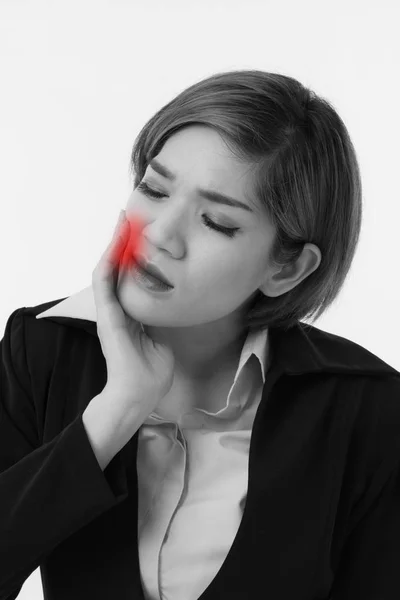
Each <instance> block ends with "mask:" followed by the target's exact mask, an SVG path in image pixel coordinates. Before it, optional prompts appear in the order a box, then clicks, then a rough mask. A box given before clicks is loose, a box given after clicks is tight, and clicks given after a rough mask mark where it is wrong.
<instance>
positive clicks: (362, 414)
mask: <svg viewBox="0 0 400 600" xmlns="http://www.w3.org/2000/svg"><path fill="white" fill-rule="evenodd" d="M61 300H63V299H59V300H55V301H51V302H48V303H45V304H41V305H39V306H36V307H28V308H26V307H23V308H18V309H16V310H15V311H14V312H13V313H12V314H11V315H10V317H9V318H8V320H7V323H6V327H5V332H4V337H3V339H2V341H1V396H0V600H6V599H7V600H12V599H14V598H16V596H17V595H18V593H19V591H20V589H21V587H22V585H23V583H24V582H25V580H26V579H27V578H28V577H29V575H30V574H31V573H32V572H33V571H34V570H35V569H36V568H37V567H38V566H40V569H41V576H42V582H43V590H44V597H45V599H46V600H92V599H93V600H114V599H115V600H117V599H118V600H144V595H143V589H142V586H141V578H140V571H139V558H138V543H137V499H138V488H137V470H136V454H137V442H138V434H139V432H137V433H136V434H135V435H134V436H133V437H132V438H131V440H130V441H129V442H128V443H127V444H126V445H125V446H124V447H123V448H122V450H121V451H120V452H119V453H118V454H117V455H116V456H115V457H114V458H113V460H112V461H111V462H110V463H109V464H108V466H107V468H106V469H105V470H104V472H103V471H102V470H101V469H100V467H99V465H98V463H97V460H96V457H95V455H94V453H93V451H92V447H91V445H90V442H89V440H88V437H87V435H86V431H85V428H84V426H83V423H82V413H83V412H84V410H85V408H86V406H87V405H88V403H89V402H90V400H91V399H92V398H93V397H94V396H96V395H97V394H99V393H100V392H101V391H102V389H103V388H104V386H105V384H106V379H107V376H106V363H105V359H104V357H103V354H102V351H101V345H100V342H99V339H98V336H97V329H96V323H94V322H92V321H88V320H84V319H72V318H67V317H51V318H46V319H38V320H37V319H36V318H35V317H36V315H37V314H39V313H41V312H43V311H44V310H47V309H48V308H50V307H52V306H54V305H55V304H57V303H59V302H61ZM269 335H270V351H271V355H272V364H271V368H270V370H269V371H268V374H267V378H266V382H265V385H264V388H263V395H262V400H261V403H260V405H259V407H258V410H257V413H256V417H255V421H254V425H253V429H252V436H251V445H250V454H249V473H248V493H247V500H246V506H245V510H244V514H243V517H242V520H241V523H240V527H239V529H238V531H237V534H236V536H235V538H234V541H233V544H232V546H231V548H230V550H229V552H228V554H227V556H226V558H225V561H224V562H223V564H222V567H221V568H220V570H219V571H218V573H217V575H216V577H215V578H214V579H213V580H212V581H211V583H210V584H209V586H208V587H207V588H206V590H205V591H204V592H203V593H202V594H201V596H200V598H201V600H256V599H257V600H258V599H260V600H261V599H264V598H265V599H266V600H322V599H331V600H347V599H348V600H395V599H396V600H397V599H398V598H400V373H399V372H398V371H397V370H396V369H394V368H392V367H390V366H389V365H388V364H386V363H385V362H384V361H382V360H381V359H380V358H378V357H377V356H375V355H374V354H372V353H371V352H369V351H368V350H366V349H364V348H363V347H361V346H359V345H358V344H356V343H354V342H352V341H350V340H347V339H345V338H343V337H340V336H337V335H333V334H331V333H327V332H325V331H322V330H320V329H318V328H316V327H313V326H310V325H306V324H304V323H300V324H299V325H298V326H296V327H294V328H292V329H290V330H289V331H287V332H284V331H283V330H280V329H274V328H271V329H270V330H269Z"/></svg>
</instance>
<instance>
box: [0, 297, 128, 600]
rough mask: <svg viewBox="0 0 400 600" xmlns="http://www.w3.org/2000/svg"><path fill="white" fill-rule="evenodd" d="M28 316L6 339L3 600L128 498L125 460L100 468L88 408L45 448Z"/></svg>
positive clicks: (0, 506)
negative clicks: (61, 546) (26, 333)
mask: <svg viewBox="0 0 400 600" xmlns="http://www.w3.org/2000/svg"><path fill="white" fill-rule="evenodd" d="M23 311H24V309H23V308H19V309H17V310H15V311H14V312H13V313H12V314H11V315H10V317H9V318H8V321H7V323H6V326H5V331H4V336H3V338H2V340H1V341H0V359H1V364H0V367H1V368H0V383H1V386H0V600H9V599H11V598H16V597H17V595H18V593H19V591H20V589H21V587H22V585H23V583H24V582H25V580H26V579H27V578H28V577H29V575H30V574H31V573H32V572H33V571H34V570H35V569H36V568H37V567H38V566H40V563H41V561H42V559H43V558H44V557H45V556H46V555H47V554H48V553H50V552H51V551H52V550H53V549H54V548H55V547H56V546H57V545H58V544H59V543H60V542H62V541H63V540H65V539H66V538H68V537H69V536H70V535H72V534H74V533H75V532H76V531H77V530H79V529H80V528H82V527H84V526H85V525H86V524H88V523H90V522H91V521H92V520H93V519H95V518H96V517H97V516H99V515H100V514H101V513H103V512H104V511H106V510H108V509H110V508H111V507H113V506H115V505H116V504H119V503H120V502H122V501H123V500H124V499H125V498H126V496H127V490H126V479H124V476H123V472H122V470H121V464H120V463H119V462H118V458H117V457H118V455H117V457H114V460H113V461H111V463H110V464H109V465H108V466H107V469H106V470H105V471H104V472H103V471H102V470H101V469H100V467H99V464H98V462H97V459H96V456H95V454H94V452H93V450H92V447H91V445H90V441H89V439H88V436H87V434H86V430H85V427H84V425H83V422H82V414H83V411H82V412H81V413H79V414H78V415H77V417H76V418H75V420H74V421H72V422H71V423H70V424H69V425H68V426H67V427H65V429H64V430H62V431H61V432H60V433H59V434H58V435H57V436H56V437H55V438H54V439H53V440H51V441H50V442H48V443H45V444H40V441H39V439H38V431H37V427H36V415H37V410H35V403H34V401H33V397H34V394H33V393H32V386H31V380H30V375H29V371H28V366H27V360H26V347H25V343H24V316H23ZM38 351H40V349H38ZM35 401H36V402H38V401H42V402H44V401H45V399H41V400H38V399H35ZM112 465H114V466H112ZM109 467H111V468H109ZM107 473H108V474H107Z"/></svg>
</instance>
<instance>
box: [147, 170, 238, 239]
mask: <svg viewBox="0 0 400 600" xmlns="http://www.w3.org/2000/svg"><path fill="white" fill-rule="evenodd" d="M136 189H137V190H139V191H140V192H143V194H145V196H149V197H150V198H157V199H161V198H163V197H164V196H166V194H161V193H160V192H156V191H155V190H153V189H152V188H150V187H149V186H148V185H147V183H145V182H144V181H142V182H141V183H139V185H138V186H137V188H136ZM203 220H204V223H205V225H206V227H208V228H209V229H214V230H215V231H218V232H219V233H222V234H223V235H227V236H228V237H230V238H232V237H234V236H235V235H236V232H237V231H240V227H223V226H222V225H218V224H217V223H214V221H211V219H209V218H208V216H207V215H203Z"/></svg>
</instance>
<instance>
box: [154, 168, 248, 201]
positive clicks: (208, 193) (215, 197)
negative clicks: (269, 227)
mask: <svg viewBox="0 0 400 600" xmlns="http://www.w3.org/2000/svg"><path fill="white" fill-rule="evenodd" d="M149 166H150V167H151V168H152V169H153V170H154V171H155V172H156V173H158V174H159V175H161V176H162V177H165V178H166V179H170V180H171V181H175V180H176V175H175V174H174V173H172V171H170V170H169V169H167V167H165V166H164V165H162V164H161V163H160V162H158V160H157V159H155V158H153V160H151V161H150V162H149ZM196 191H197V193H198V194H199V196H202V197H203V198H206V200H210V201H211V202H217V203H218V204H227V205H228V206H236V207H237V208H243V209H244V210H247V211H249V212H251V213H253V210H252V209H251V208H250V206H248V205H247V204H244V203H243V202H239V200H235V199H234V198H231V197H230V196H226V195H225V194H220V193H219V192H213V191H212V190H205V189H204V188H197V190H196Z"/></svg>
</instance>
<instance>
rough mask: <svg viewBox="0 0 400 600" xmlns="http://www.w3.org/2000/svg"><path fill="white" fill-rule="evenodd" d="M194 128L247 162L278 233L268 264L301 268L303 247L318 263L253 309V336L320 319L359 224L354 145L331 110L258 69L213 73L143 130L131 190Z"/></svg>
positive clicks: (248, 321) (258, 298) (248, 320)
mask: <svg viewBox="0 0 400 600" xmlns="http://www.w3.org/2000/svg"><path fill="white" fill-rule="evenodd" d="M190 125H205V126H208V127H211V128H212V129H214V130H216V131H217V132H218V133H219V134H220V136H221V137H222V138H223V140H224V141H225V143H226V145H227V146H228V148H229V149H230V150H231V152H232V153H233V154H234V155H235V156H236V157H237V158H238V159H239V160H243V161H244V162H245V163H248V164H249V165H250V168H251V170H252V173H253V174H254V178H253V179H252V181H253V182H254V188H253V190H252V191H253V193H254V195H255V198H256V199H257V201H258V202H259V203H260V205H261V207H263V208H264V209H265V210H266V214H267V216H268V218H269V219H270V222H271V223H272V225H273V226H274V228H275V236H274V240H273V244H272V246H271V249H270V252H269V253H268V257H266V260H267V261H268V263H269V264H270V265H272V266H275V267H282V266H285V265H290V264H292V263H293V262H295V261H296V260H297V259H298V258H299V256H300V255H301V252H302V250H303V246H304V244H305V243H307V242H310V243H313V244H316V245H317V246H318V248H319V249H320V251H321V255H322V256H321V262H320V264H319V266H318V268H317V269H316V270H314V271H313V272H312V273H310V274H309V275H308V276H307V277H305V279H303V281H301V282H300V283H299V284H297V285H296V286H295V287H294V288H292V289H291V290H289V291H287V292H285V293H283V294H281V295H280V296H277V297H268V296H266V295H264V293H263V292H261V291H260V290H257V292H256V293H255V294H254V297H253V299H252V301H251V302H250V303H249V305H248V309H247V313H246V315H245V326H246V327H247V328H249V329H250V330H260V329H265V328H268V327H281V328H283V329H285V330H288V329H290V328H291V327H293V326H294V325H296V324H298V322H299V321H300V320H301V319H311V320H312V321H315V320H316V319H318V318H319V317H320V316H321V315H322V314H323V313H324V312H325V311H326V310H327V308H328V307H329V306H330V305H331V304H332V303H333V301H334V300H335V298H336V297H337V296H338V294H339V292H340V290H341V288H342V286H343V284H344V281H345V278H346V276H347V273H348V272H349V270H350V266H351V263H352V261H353V258H354V255H355V251H356V247H357V244H358V240H359V235H360V229H361V219H362V188H361V177H360V169H359V165H358V162H357V157H356V153H355V149H354V146H353V144H352V141H351V139H350V136H349V133H348V131H347V129H346V126H345V124H344V122H343V121H342V119H341V118H340V117H339V115H338V114H337V112H336V111H335V109H334V108H333V106H332V104H331V103H330V102H328V100H326V99H325V98H322V97H320V96H317V95H316V94H315V92H313V91H312V90H311V89H309V88H307V87H305V86H304V85H302V84H301V83H299V82H298V81H297V80H296V79H294V78H292V77H288V76H285V75H282V74H277V73H268V72H265V71H259V70H234V71H228V72H222V73H216V74H214V75H212V76H211V77H208V78H206V79H203V80H201V81H199V82H198V83H195V84H194V85H191V86H190V87H188V88H187V89H185V90H184V91H182V92H181V93H179V95H178V96H176V97H175V98H174V99H173V100H171V101H170V102H169V103H168V104H166V105H165V106H164V107H163V108H161V109H160V110H159V111H158V112H157V113H156V114H155V115H154V116H153V117H152V118H151V119H150V120H149V121H148V122H147V123H146V124H145V125H144V127H143V128H142V129H141V131H140V132H139V135H138V136H137V138H136V140H135V143H134V146H133V149H132V154H131V161H130V167H131V169H132V172H133V175H134V187H135V188H136V187H137V185H138V184H139V183H140V181H141V179H142V178H143V176H144V173H145V171H146V169H147V165H148V163H149V162H150V161H151V160H152V158H153V157H154V156H157V154H158V153H159V152H160V151H161V149H162V147H163V145H164V144H165V142H166V141H167V139H168V138H169V137H170V136H171V135H173V134H174V133H176V132H177V131H178V130H180V129H183V128H184V127H187V126H190Z"/></svg>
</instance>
